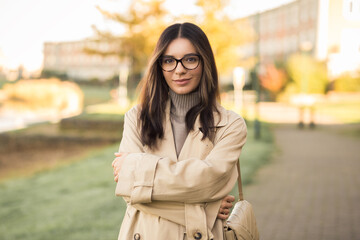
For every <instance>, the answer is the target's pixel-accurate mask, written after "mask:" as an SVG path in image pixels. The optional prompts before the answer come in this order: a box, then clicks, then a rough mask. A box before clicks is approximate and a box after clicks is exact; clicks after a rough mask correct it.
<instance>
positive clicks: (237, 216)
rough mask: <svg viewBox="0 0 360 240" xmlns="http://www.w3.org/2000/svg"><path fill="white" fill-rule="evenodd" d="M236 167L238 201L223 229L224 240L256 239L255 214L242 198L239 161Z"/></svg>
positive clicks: (257, 236)
mask: <svg viewBox="0 0 360 240" xmlns="http://www.w3.org/2000/svg"><path fill="white" fill-rule="evenodd" d="M237 169H238V173H239V176H238V189H239V201H238V202H237V203H236V204H235V206H234V208H233V210H232V212H231V214H230V216H229V218H228V220H227V221H226V225H225V229H224V239H225V240H258V239H259V232H258V229H257V226H256V220H255V214H254V211H253V208H252V206H251V204H250V203H249V202H248V201H246V200H244V196H243V192H242V183H241V172H240V163H239V162H238V163H237Z"/></svg>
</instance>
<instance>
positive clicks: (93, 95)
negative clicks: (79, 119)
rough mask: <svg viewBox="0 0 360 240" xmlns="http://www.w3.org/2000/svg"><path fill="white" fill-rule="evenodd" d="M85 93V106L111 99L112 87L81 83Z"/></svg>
mask: <svg viewBox="0 0 360 240" xmlns="http://www.w3.org/2000/svg"><path fill="white" fill-rule="evenodd" d="M80 88H81V90H82V91H83V93H84V106H89V105H93V104H99V103H104V102H107V101H110V100H111V95H110V91H111V88H110V87H107V86H87V85H80Z"/></svg>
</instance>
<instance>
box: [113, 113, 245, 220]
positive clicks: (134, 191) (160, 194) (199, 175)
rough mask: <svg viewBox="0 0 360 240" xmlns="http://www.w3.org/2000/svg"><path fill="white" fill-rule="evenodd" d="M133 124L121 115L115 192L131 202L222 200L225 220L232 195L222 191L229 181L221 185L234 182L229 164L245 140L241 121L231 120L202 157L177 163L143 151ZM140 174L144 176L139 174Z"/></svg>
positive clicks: (221, 215)
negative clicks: (225, 129)
mask: <svg viewBox="0 0 360 240" xmlns="http://www.w3.org/2000/svg"><path fill="white" fill-rule="evenodd" d="M132 116H134V115H132ZM135 123H136V120H135V119H131V118H129V117H125V126H124V135H123V140H122V142H121V144H120V150H119V153H116V155H115V156H116V158H115V160H114V161H113V168H114V175H115V181H116V182H118V181H119V183H118V186H119V187H120V194H119V195H121V196H128V197H130V198H131V199H132V201H133V203H141V202H144V203H146V202H150V201H153V200H155V201H166V200H169V201H184V202H194V203H196V202H207V201H214V200H219V199H222V203H221V206H220V209H219V211H218V218H220V219H226V218H227V217H228V215H229V212H230V210H229V209H230V208H231V207H232V202H233V201H234V197H233V196H227V194H226V193H228V192H229V191H230V190H231V189H230V190H229V185H231V184H228V185H227V188H226V189H225V188H224V187H223V186H224V185H226V183H228V182H230V183H235V181H236V180H234V168H233V167H234V165H235V162H236V161H237V159H238V157H239V155H240V151H241V148H242V146H243V144H244V143H245V139H246V126H245V123H244V122H243V120H242V119H235V120H234V121H233V122H232V123H231V126H227V127H228V128H229V129H228V130H227V131H224V134H223V136H222V137H221V138H220V139H219V141H218V142H217V144H216V145H215V147H214V149H213V150H212V151H211V152H210V153H209V155H208V157H206V159H204V160H200V159H196V158H192V159H186V160H185V161H180V162H176V161H175V162H174V161H173V160H171V159H169V158H166V157H165V158H161V157H158V156H155V155H151V154H148V153H144V149H143V146H142V144H141V141H140V137H139V133H138V129H137V127H136V124H135ZM126 152H129V153H126ZM145 157H146V158H147V159H145ZM220 158H221V161H219V159H220ZM144 165H146V166H144ZM139 167H140V169H147V170H146V172H141V173H139V171H138V170H139ZM135 169H136V171H135ZM194 169H195V170H196V172H195V173H196V174H194ZM135 173H136V174H135ZM144 173H145V175H148V176H147V177H142V176H141V175H142V174H144ZM235 174H236V170H235ZM149 176H151V177H149ZM190 176H191V177H190ZM204 176H207V177H204ZM235 178H236V177H235ZM121 183H124V184H121ZM195 192H196V193H195Z"/></svg>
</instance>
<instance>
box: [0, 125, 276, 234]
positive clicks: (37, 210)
mask: <svg viewBox="0 0 360 240" xmlns="http://www.w3.org/2000/svg"><path fill="white" fill-rule="evenodd" d="M248 132H249V134H248V139H247V143H246V145H245V146H244V150H243V153H242V155H241V169H242V175H243V181H244V184H249V183H250V182H251V180H252V178H253V176H254V174H255V173H256V170H257V169H258V168H259V167H261V165H263V164H265V163H266V162H267V161H268V159H269V157H270V156H271V152H272V150H273V145H272V137H271V133H270V131H269V128H268V127H267V126H266V125H262V132H261V134H262V138H261V140H259V141H256V140H255V139H254V136H253V126H252V124H251V123H249V124H248ZM117 147H118V144H115V145H112V146H109V147H107V148H105V149H102V150H101V151H97V152H93V153H92V154H90V155H89V156H87V157H85V158H84V159H83V160H82V161H77V162H75V163H72V164H70V165H67V166H62V167H59V168H57V169H53V170H49V171H46V172H42V173H39V174H36V175H34V176H32V177H29V178H22V179H18V180H9V181H6V182H3V183H2V184H0V196H1V197H0V206H1V208H0V222H1V224H0V239H1V240H10V239H11V240H15V239H21V240H27V239H29V240H30V239H31V240H33V239H36V240H48V239H52V240H57V239H59V240H60V239H61V240H63V239H75V240H82V239H105V240H107V239H116V237H117V234H118V230H119V227H120V223H121V220H122V216H123V214H124V211H125V203H124V201H123V200H122V199H120V198H117V197H115V196H114V190H115V184H114V182H113V176H112V168H111V162H112V160H113V158H114V156H113V152H115V151H116V150H117ZM233 195H237V191H236V190H235V188H234V191H233Z"/></svg>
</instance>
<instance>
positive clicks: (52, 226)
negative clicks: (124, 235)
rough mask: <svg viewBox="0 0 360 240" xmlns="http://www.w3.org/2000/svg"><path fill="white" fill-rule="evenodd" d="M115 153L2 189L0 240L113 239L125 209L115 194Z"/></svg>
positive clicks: (110, 149) (112, 149) (108, 150)
mask: <svg viewBox="0 0 360 240" xmlns="http://www.w3.org/2000/svg"><path fill="white" fill-rule="evenodd" d="M116 149H117V144H116V145H114V146H110V147H107V148H106V149H103V150H102V151H100V152H96V153H95V154H93V156H90V157H88V158H87V159H86V160H84V161H81V162H76V163H74V164H71V165H68V166H64V167H61V168H58V169H55V170H52V171H48V172H43V173H40V174H37V175H35V176H33V177H30V178H24V179H19V180H12V181H7V182H5V183H3V184H1V185H0V196H1V198H0V205H1V208H0V222H1V224H0V239H2V240H10V239H11V240H14V239H22V240H24V239H36V240H41V239H44V240H48V239H53V240H55V239H59V240H60V239H61V240H63V239H116V237H117V234H118V229H119V227H120V223H121V220H122V216H123V214H124V210H125V203H124V201H123V200H121V199H120V198H116V197H115V195H114V189H115V184H114V182H113V176H112V168H111V162H112V160H113V152H115V151H116Z"/></svg>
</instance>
